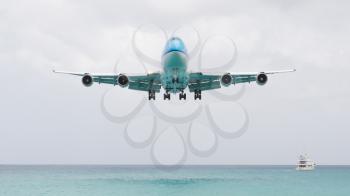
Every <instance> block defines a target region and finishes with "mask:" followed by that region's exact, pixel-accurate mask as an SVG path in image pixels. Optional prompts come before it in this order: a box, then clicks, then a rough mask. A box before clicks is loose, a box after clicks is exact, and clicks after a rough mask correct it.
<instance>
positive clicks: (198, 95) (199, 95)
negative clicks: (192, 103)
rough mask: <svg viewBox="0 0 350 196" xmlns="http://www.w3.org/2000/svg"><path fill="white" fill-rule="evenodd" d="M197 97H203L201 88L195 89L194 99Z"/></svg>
mask: <svg viewBox="0 0 350 196" xmlns="http://www.w3.org/2000/svg"><path fill="white" fill-rule="evenodd" d="M196 99H199V100H201V99H202V92H201V91H200V90H196V91H194V100H196Z"/></svg>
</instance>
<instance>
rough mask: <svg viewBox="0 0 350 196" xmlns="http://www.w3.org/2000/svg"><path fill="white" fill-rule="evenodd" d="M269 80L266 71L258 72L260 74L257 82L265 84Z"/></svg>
mask: <svg viewBox="0 0 350 196" xmlns="http://www.w3.org/2000/svg"><path fill="white" fill-rule="evenodd" d="M266 82H267V75H266V74H265V73H260V74H258V76H257V77H256V83H258V84H259V85H264V84H266Z"/></svg>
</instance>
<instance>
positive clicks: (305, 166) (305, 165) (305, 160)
mask: <svg viewBox="0 0 350 196" xmlns="http://www.w3.org/2000/svg"><path fill="white" fill-rule="evenodd" d="M315 166H316V164H315V162H314V161H313V160H311V159H310V158H309V157H308V156H307V155H306V154H305V155H300V156H299V161H298V164H297V168H296V170H300V171H309V170H314V169H315Z"/></svg>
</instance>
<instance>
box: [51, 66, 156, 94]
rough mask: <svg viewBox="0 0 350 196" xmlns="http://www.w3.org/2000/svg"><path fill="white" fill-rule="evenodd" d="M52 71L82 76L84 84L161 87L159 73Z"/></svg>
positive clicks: (136, 87)
mask: <svg viewBox="0 0 350 196" xmlns="http://www.w3.org/2000/svg"><path fill="white" fill-rule="evenodd" d="M53 72H54V73H59V74H68V75H74V76H80V77H82V83H83V84H84V86H87V87H89V86H91V85H92V84H93V83H98V84H112V85H118V86H120V87H128V88H129V89H132V90H139V91H148V92H149V91H151V92H159V91H160V89H161V80H160V73H151V74H146V75H135V76H134V75H133V76H127V75H124V74H115V73H83V72H65V71H55V70H53Z"/></svg>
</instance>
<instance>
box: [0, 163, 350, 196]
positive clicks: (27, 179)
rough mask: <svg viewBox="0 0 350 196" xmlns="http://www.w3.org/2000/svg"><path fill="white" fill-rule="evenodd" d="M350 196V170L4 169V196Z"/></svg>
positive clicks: (0, 179)
mask: <svg viewBox="0 0 350 196" xmlns="http://www.w3.org/2000/svg"><path fill="white" fill-rule="evenodd" d="M22 195H23V196H46V195H47V196H51V195H52V196H59V195H62V196H63V195H64V196H90V195H91V196H92V195H93V196H104V195H106V196H112V195H113V196H118V195H123V196H124V195H125V196H127V195H130V196H134V195H135V196H136V195H137V196H139V195H159V196H160V195H162V196H171V195H191V196H197V195H198V196H199V195H200V196H206V195H211V196H212V195H216V196H219V195H230V196H232V195H238V196H245V195H249V196H252V195H259V196H261V195H269V196H271V195H279V196H280V195H281V196H282V195H283V196H288V195H297V196H299V195H307V196H313V195H314V196H323V195H327V196H338V195H344V196H345V195H346V196H348V195H350V167H345V166H342V167H339V166H323V167H322V166H318V167H317V168H316V170H314V171H304V172H301V171H296V170H295V169H294V167H293V166H186V167H182V168H179V169H174V170H164V169H159V168H155V167H153V166H5V165H3V166H0V196H22Z"/></svg>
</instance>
